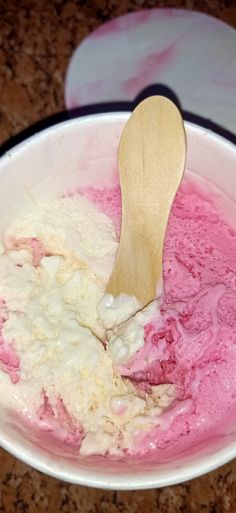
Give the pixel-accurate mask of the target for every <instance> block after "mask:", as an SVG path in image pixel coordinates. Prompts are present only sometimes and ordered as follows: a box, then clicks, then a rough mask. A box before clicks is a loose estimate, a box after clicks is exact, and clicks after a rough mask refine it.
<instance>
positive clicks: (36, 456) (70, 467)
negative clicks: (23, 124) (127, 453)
mask: <svg viewBox="0 0 236 513" xmlns="http://www.w3.org/2000/svg"><path fill="white" fill-rule="evenodd" d="M128 116H129V114H128V113H112V114H102V115H93V116H88V117H83V118H79V119H75V120H70V121H67V122H63V123H61V124H58V125H54V126H53V127H51V128H49V129H47V130H45V131H43V132H41V133H39V134H37V135H35V136H33V137H31V138H30V139H28V140H26V141H24V142H23V143H21V144H20V145H18V146H17V147H15V148H14V149H13V150H11V151H9V152H7V154H5V155H4V156H3V157H2V159H0V180H1V182H0V183H1V187H0V198H1V200H0V229H1V231H3V230H4V229H5V227H6V226H7V224H8V222H9V220H10V219H11V218H12V217H13V216H15V215H17V214H18V212H19V211H21V210H22V209H25V208H26V207H27V203H29V204H31V202H32V197H35V198H40V199H45V198H48V197H50V196H51V195H52V194H53V195H59V194H60V193H62V192H65V191H66V190H68V189H71V188H73V187H78V186H80V185H98V186H99V185H100V186H102V185H109V184H110V185H111V184H112V183H113V181H114V179H115V177H116V176H117V166H116V155H117V145H118V141H119V137H120V134H121V131H122V128H123V126H124V123H125V121H126V120H127V118H128ZM186 130H187V141H188V152H187V168H188V170H191V171H194V172H196V173H198V174H199V175H202V176H203V177H207V178H209V179H211V180H212V181H214V182H215V183H217V184H218V185H219V186H220V187H221V189H223V190H224V191H225V192H226V193H228V194H229V195H230V196H231V198H232V199H234V200H235V201H236V147H235V146H234V145H233V144H231V143H230V142H228V141H227V140H224V139H223V138H221V137H220V136H218V135H216V134H214V133H212V132H210V131H207V130H206V129H203V128H201V127H198V126H195V125H193V124H190V123H186ZM235 379H236V376H235ZM233 431H234V432H233ZM0 443H1V445H2V447H4V448H5V449H6V450H7V451H9V452H10V453H12V454H13V455H14V456H16V457H17V458H19V459H21V460H22V461H24V462H26V463H28V464H29V465H31V466H32V467H35V468H37V469H38V470H40V471H42V472H44V473H46V474H50V475H52V476H55V477H58V478H60V479H64V480H65V481H69V482H72V483H78V484H84V485H88V486H94V487H97V488H110V489H117V490H118V489H123V490H124V489H141V488H152V487H154V488H157V487H162V486H167V485H171V484H175V483H180V482H183V481H185V480H187V479H191V478H193V477H196V476H199V475H201V474H204V473H205V472H209V471H210V470H213V469H215V468H217V467H219V466H220V465H223V464H224V463H226V462H227V461H229V460H231V459H232V458H234V457H235V455H236V434H235V430H232V432H226V433H224V434H222V436H221V437H219V438H217V439H212V440H208V442H207V443H205V444H204V445H203V446H201V447H198V448H195V449H194V450H192V451H191V454H188V455H185V456H182V457H180V458H179V459H175V460H174V461H169V462H165V463H162V464H160V463H159V464H158V463H157V462H156V461H155V459H153V460H152V461H150V460H149V461H144V460H142V461H138V460H135V461H126V460H125V459H123V460H122V461H119V462H112V461H111V460H110V459H106V458H104V457H103V458H102V457H100V458H99V457H98V458H97V459H95V460H94V459H93V460H86V459H85V458H80V457H72V455H71V454H69V453H68V454H66V453H64V454H61V455H58V454H57V455H56V454H54V453H53V452H50V451H45V449H43V447H41V446H40V444H39V443H38V442H37V441H34V437H33V433H31V432H30V431H29V430H22V429H21V425H20V423H19V422H16V420H14V417H10V416H9V413H8V412H7V411H5V410H3V408H2V407H0Z"/></svg>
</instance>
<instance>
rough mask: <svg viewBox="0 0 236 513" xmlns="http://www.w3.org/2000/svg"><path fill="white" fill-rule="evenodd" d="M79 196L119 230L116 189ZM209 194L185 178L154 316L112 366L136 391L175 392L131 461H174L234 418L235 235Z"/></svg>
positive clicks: (219, 199)
mask: <svg viewBox="0 0 236 513" xmlns="http://www.w3.org/2000/svg"><path fill="white" fill-rule="evenodd" d="M80 192H82V193H83V194H85V195H86V196H87V197H88V198H89V199H90V200H92V201H93V202H95V203H96V204H97V205H98V206H99V207H100V208H101V210H102V211H103V212H104V213H106V214H108V215H109V216H110V217H111V218H112V220H113V221H114V223H115V226H116V229H117V231H118V232H119V227H120V219H121V200H120V190H119V187H116V188H114V189H112V190H106V189H101V190H98V189H93V188H84V189H82V190H80ZM214 192H215V191H214V190H211V187H210V188H209V191H208V190H207V189H205V187H204V186H202V185H200V184H198V185H197V183H196V182H195V181H192V180H189V179H188V180H184V182H183V184H182V186H181V189H180V190H179V192H178V194H177V197H176V199H175V202H174V205H173V208H172V212H171V216H170V220H169V225H168V229H167V234H166V240H165V249H164V293H163V297H162V304H161V312H160V313H159V312H158V313H157V316H156V319H155V320H154V321H153V322H152V323H150V324H148V325H146V326H145V345H144V347H143V348H142V349H141V350H140V351H139V352H138V353H137V354H136V355H135V356H134V357H133V358H132V359H131V361H129V362H128V364H125V365H120V366H118V368H117V370H118V371H119V372H120V373H121V374H122V375H123V376H126V377H128V378H129V379H130V380H132V381H133V382H134V383H136V384H137V386H138V387H144V388H145V387H146V388H148V387H149V385H150V384H151V385H153V384H156V385H157V384H160V383H173V384H175V385H176V386H177V391H178V392H177V399H176V401H175V402H174V404H173V405H171V406H170V407H169V409H168V410H167V411H166V412H165V413H164V414H163V415H162V419H161V425H160V426H159V427H157V428H156V427H155V428H154V429H152V431H151V432H149V433H148V434H145V435H143V436H140V437H139V443H138V444H137V446H136V451H137V454H138V455H142V454H145V453H147V452H149V451H156V455H157V459H165V458H169V457H174V455H175V454H178V453H180V452H182V451H186V450H188V449H189V448H191V447H196V445H197V444H199V443H200V442H202V441H204V440H207V439H208V438H211V437H214V436H218V435H221V433H223V432H225V428H226V426H227V425H228V426H229V429H230V426H231V424H232V422H233V421H234V420H235V419H236V230H235V228H234V227H233V226H232V223H231V221H230V218H229V215H227V214H226V213H225V212H226V210H229V211H230V210H231V215H232V209H234V208H235V207H233V206H232V205H231V204H230V200H229V199H227V198H226V197H224V196H223V194H221V193H220V192H219V191H217V193H216V194H214ZM227 206H228V209H227V208H225V207H227ZM157 222H158V220H157Z"/></svg>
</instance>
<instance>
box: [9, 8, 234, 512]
mask: <svg viewBox="0 0 236 513" xmlns="http://www.w3.org/2000/svg"><path fill="white" fill-rule="evenodd" d="M158 6H161V7H185V8H187V9H196V10H198V11H201V12H206V13H208V14H211V15H213V16H217V17H218V18H220V19H222V20H224V21H226V22H228V23H230V24H231V25H232V26H235V27H236V0H232V1H223V0H202V1H196V2H195V1H194V0H186V1H178V0H172V1H166V2H164V1H155V0H147V1H145V0H130V1H129V0H110V1H109V0H89V1H85V0H80V1H79V0H77V1H76V0H71V1H69V0H68V1H66V0H51V1H48V0H0V143H4V142H5V141H7V140H8V139H9V137H11V136H14V135H16V134H18V133H19V132H21V131H22V130H24V129H26V128H27V127H29V126H30V125H32V124H33V123H35V122H37V121H39V120H42V119H44V118H47V117H48V116H51V115H53V114H55V113H58V112H60V111H63V110H64V108H65V105H64V78H65V72H66V69H67V66H68V62H69V59H70V57H71V55H72V53H73V50H74V49H75V47H76V46H77V45H78V44H79V43H80V41H81V40H82V39H83V38H84V37H85V36H86V35H88V34H89V32H91V31H92V30H94V29H95V28H96V27H97V26H98V25H99V24H101V23H102V22H104V21H107V20H109V19H111V18H113V17H115V16H118V15H121V14H124V13H127V12H131V11H135V10H138V9H140V8H144V7H145V8H147V7H158ZM0 457H1V459H0V461H1V463H0V513H1V512H6V513H13V512H14V513H15V512H16V513H17V512H19V513H24V512H28V513H34V512H37V513H41V512H42V513H44V512H45V511H47V512H48V513H54V512H55V513H57V512H58V513H59V512H61V513H62V512H66V513H70V512H81V513H95V512H97V513H103V512H104V513H106V512H109V513H118V512H120V513H121V512H122V513H123V512H129V513H153V512H160V513H201V512H204V513H236V461H234V462H231V463H229V464H228V465H225V466H224V467H222V468H221V469H219V470H217V471H215V472H212V473H210V474H208V475H206V476H203V477H201V478H198V479H195V480H194V481H191V482H188V483H186V484H183V485H179V486H173V487H168V488H164V489H162V490H148V491H140V492H106V491H100V490H91V489H88V488H86V487H80V486H74V485H69V484H66V483H63V482H61V481H59V480H57V479H53V478H50V477H47V476H44V475H42V474H40V473H39V472H37V471H36V470H33V469H31V468H30V467H28V466H27V465H25V464H23V463H21V462H19V461H17V460H16V459H15V458H14V457H12V456H10V455H9V454H7V453H6V452H5V451H3V450H1V449H0Z"/></svg>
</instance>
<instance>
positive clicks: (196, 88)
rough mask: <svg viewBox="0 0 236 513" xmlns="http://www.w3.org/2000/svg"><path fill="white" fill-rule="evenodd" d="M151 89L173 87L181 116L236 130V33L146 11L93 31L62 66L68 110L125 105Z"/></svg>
mask: <svg viewBox="0 0 236 513" xmlns="http://www.w3.org/2000/svg"><path fill="white" fill-rule="evenodd" d="M151 84H162V85H164V86H167V87H168V88H170V89H172V91H173V92H174V93H175V94H176V95H177V97H178V98H179V100H180V103H181V105H182V108H183V109H184V110H185V111H188V112H192V113H194V114H197V115H199V116H202V117H204V118H208V119H211V120H212V121H213V122H215V123H217V124H219V125H221V126H223V127H224V128H226V129H228V130H230V131H232V132H235V131H236V101H235V95H236V32H235V30H234V29H233V28H231V27H229V26H228V25H226V24H225V23H223V22H222V21H219V20H217V19H215V18H212V17H210V16H207V15H205V14H201V13H196V12H191V11H184V10H181V9H180V10H177V9H152V10H143V11H139V12H136V13H132V14H127V15H125V16H121V17H120V18H117V19H115V20H112V21H109V22H108V23H106V24H104V25H102V26H101V27H99V28H98V29H97V30H95V31H94V32H93V33H92V34H91V35H90V36H89V37H87V38H86V39H85V40H84V41H83V42H82V43H81V44H80V45H79V46H78V48H77V49H76V51H75V52H74V55H73V56H72V59H71V62H70V65H69V67H68V72H67V79H66V86H65V98H66V105H67V108H68V109H72V108H74V107H78V106H84V105H90V104H94V103H100V102H102V103H103V102H110V101H131V100H133V99H134V98H135V97H136V96H137V95H138V94H139V93H140V92H141V91H142V90H143V89H144V88H146V87H148V86H149V85H151Z"/></svg>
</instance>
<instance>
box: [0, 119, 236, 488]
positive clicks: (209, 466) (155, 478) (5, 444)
mask: <svg viewBox="0 0 236 513" xmlns="http://www.w3.org/2000/svg"><path fill="white" fill-rule="evenodd" d="M129 115H130V111H123V112H109V113H99V114H89V115H86V116H81V117H78V118H71V119H68V120H66V121H62V122H59V123H56V124H53V125H52V126H50V127H47V128H45V129H43V130H41V131H39V132H37V133H35V134H34V135H32V136H30V137H28V138H27V139H25V140H23V141H22V142H20V143H19V144H17V145H16V146H14V147H13V148H12V149H10V150H7V151H6V152H5V153H4V154H3V155H2V156H1V158H0V172H1V168H2V167H3V166H4V164H5V163H6V162H7V161H9V159H12V158H15V157H16V156H17V154H18V153H21V151H25V150H26V149H27V147H29V146H32V145H34V144H37V143H38V142H39V141H40V140H42V139H46V138H47V136H48V135H51V134H53V133H55V132H58V131H62V130H65V129H67V128H70V127H71V126H73V125H74V126H77V125H85V124H86V125H89V124H91V125H92V124H93V123H94V122H98V123H101V124H103V123H104V122H106V121H109V122H111V121H114V122H116V121H119V120H120V121H125V120H126V119H128V117H129ZM184 124H185V127H186V128H187V130H192V131H194V132H197V133H200V134H201V135H206V136H207V137H209V138H210V139H211V140H212V141H215V142H216V141H217V142H218V143H219V144H220V145H221V146H224V147H228V149H231V150H233V151H234V152H235V160H236V145H235V144H234V143H233V142H231V141H229V140H228V139H226V138H225V137H223V136H222V135H219V134H217V133H216V132H214V131H213V130H211V129H208V128H205V127H203V126H201V125H197V124H195V123H192V122H190V121H184ZM0 446H1V447H2V448H3V449H5V450H7V451H8V452H9V453H10V454H11V455H13V456H14V457H16V458H18V459H19V460H20V461H22V462H24V463H26V464H28V465H30V466H31V467H33V468H35V469H37V470H39V471H40V472H43V473H44V474H46V475H49V476H52V477H55V478H58V479H61V480H63V481H66V482H69V483H73V484H79V485H84V486H89V487H96V488H101V489H110V490H141V489H149V488H160V487H163V486H170V485H175V484H179V483H183V482H185V481H187V480H190V479H193V478H196V477H199V476H201V475H204V474H206V473H207V472H210V471H212V470H215V469H216V468H218V467H220V466H222V465H224V464H225V463H228V462H229V461H230V460H232V459H233V458H234V457H236V441H233V442H230V443H229V444H228V445H227V446H226V447H224V448H223V449H220V450H218V451H216V452H213V453H212V454H210V455H209V456H207V457H206V456H205V457H201V456H200V457H199V458H198V459H197V460H196V462H195V463H188V462H187V463H186V465H185V464H183V468H178V469H176V468H175V469H174V470H170V471H168V474H167V472H166V474H165V475H161V473H160V475H159V473H158V471H156V473H155V471H153V470H151V471H149V470H148V471H142V472H140V473H134V474H132V475H131V473H130V471H128V472H126V473H119V474H117V473H115V472H114V474H112V473H110V474H105V473H102V472H101V473H100V474H99V473H96V472H94V471H90V470H84V469H82V470H81V469H79V470H78V471H77V470H76V468H75V469H74V468H73V469H69V470H65V469H63V468H62V467H63V465H62V464H60V462H59V463H58V461H57V459H56V460H55V461H53V460H52V456H48V455H46V454H44V453H42V455H41V454H40V456H39V455H38V454H37V451H36V452H34V451H33V450H32V448H28V447H22V445H21V443H20V442H18V441H15V442H12V440H11V435H9V434H8V433H5V432H2V430H1V429H0ZM196 455H197V452H196ZM180 461H181V460H180ZM182 461H183V459H182Z"/></svg>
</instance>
